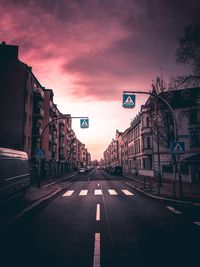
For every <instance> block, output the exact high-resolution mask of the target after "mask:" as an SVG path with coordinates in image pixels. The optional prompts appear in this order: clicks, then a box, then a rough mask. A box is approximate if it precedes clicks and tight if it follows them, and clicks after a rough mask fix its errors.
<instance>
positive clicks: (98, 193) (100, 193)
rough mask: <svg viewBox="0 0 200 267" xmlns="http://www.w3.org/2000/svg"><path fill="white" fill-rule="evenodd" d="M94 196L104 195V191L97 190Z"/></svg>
mask: <svg viewBox="0 0 200 267" xmlns="http://www.w3.org/2000/svg"><path fill="white" fill-rule="evenodd" d="M94 194H95V195H96V196H97V195H102V190H101V189H96V190H94Z"/></svg>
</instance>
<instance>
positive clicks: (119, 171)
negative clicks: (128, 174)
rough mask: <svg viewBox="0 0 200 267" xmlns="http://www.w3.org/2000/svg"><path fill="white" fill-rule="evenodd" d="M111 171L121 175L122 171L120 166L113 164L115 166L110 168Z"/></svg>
mask: <svg viewBox="0 0 200 267" xmlns="http://www.w3.org/2000/svg"><path fill="white" fill-rule="evenodd" d="M111 173H112V174H113V175H122V173H123V171H122V167H121V166H115V167H112V169H111Z"/></svg>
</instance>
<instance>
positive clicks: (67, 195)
mask: <svg viewBox="0 0 200 267" xmlns="http://www.w3.org/2000/svg"><path fill="white" fill-rule="evenodd" d="M73 193H74V190H68V191H67V192H66V193H64V194H63V197H70V196H71V195H72V194H73Z"/></svg>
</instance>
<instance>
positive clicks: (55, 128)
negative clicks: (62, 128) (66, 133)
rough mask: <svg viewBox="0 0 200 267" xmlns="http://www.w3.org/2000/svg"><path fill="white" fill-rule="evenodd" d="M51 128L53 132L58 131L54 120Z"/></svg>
mask: <svg viewBox="0 0 200 267" xmlns="http://www.w3.org/2000/svg"><path fill="white" fill-rule="evenodd" d="M52 130H53V131H54V132H57V131H58V124H56V122H54V123H53V125H52Z"/></svg>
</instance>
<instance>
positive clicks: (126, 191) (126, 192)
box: [122, 189, 133, 196]
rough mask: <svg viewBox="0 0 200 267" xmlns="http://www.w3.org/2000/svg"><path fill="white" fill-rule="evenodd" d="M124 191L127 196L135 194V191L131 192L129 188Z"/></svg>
mask: <svg viewBox="0 0 200 267" xmlns="http://www.w3.org/2000/svg"><path fill="white" fill-rule="evenodd" d="M122 192H123V193H124V194H125V195H126V196H133V193H131V192H130V191H128V190H124V189H123V190H122Z"/></svg>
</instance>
